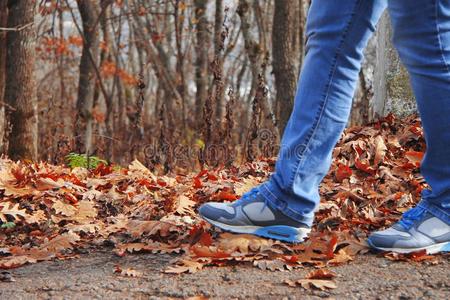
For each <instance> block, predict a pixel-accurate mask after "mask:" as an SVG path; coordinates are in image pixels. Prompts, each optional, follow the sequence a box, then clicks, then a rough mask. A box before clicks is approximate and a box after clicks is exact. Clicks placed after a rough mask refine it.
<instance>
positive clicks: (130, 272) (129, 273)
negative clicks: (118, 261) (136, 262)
mask: <svg viewBox="0 0 450 300" xmlns="http://www.w3.org/2000/svg"><path fill="white" fill-rule="evenodd" d="M114 273H117V274H119V275H120V276H124V277H142V276H143V275H144V274H143V273H142V272H140V271H136V270H135V269H133V268H126V269H122V268H121V267H120V266H118V265H117V266H115V268H114Z"/></svg>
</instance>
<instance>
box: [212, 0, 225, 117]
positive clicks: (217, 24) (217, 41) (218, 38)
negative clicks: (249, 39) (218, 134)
mask: <svg viewBox="0 0 450 300" xmlns="http://www.w3.org/2000/svg"><path fill="white" fill-rule="evenodd" d="M223 18H224V16H223V1H222V0H216V14H215V21H214V57H216V58H217V61H216V62H217V63H216V65H215V66H214V72H215V73H217V74H223V63H224V57H223V54H222V51H223V50H224V49H223V46H224V45H223V38H222V31H223V28H222V26H223ZM220 81H221V82H220V84H221V85H222V87H221V88H220V90H219V92H218V93H216V94H217V95H216V99H215V101H216V103H215V105H216V107H215V110H216V112H215V114H216V116H215V117H216V121H217V122H220V119H221V118H222V111H223V109H222V100H223V98H224V95H225V92H224V89H223V84H224V82H223V78H220ZM216 88H218V87H216Z"/></svg>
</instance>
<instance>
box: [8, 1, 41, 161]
mask: <svg viewBox="0 0 450 300" xmlns="http://www.w3.org/2000/svg"><path fill="white" fill-rule="evenodd" d="M34 14H35V2H34V1H28V0H16V1H9V2H8V27H9V28H19V27H22V29H20V30H16V31H10V32H8V34H7V37H6V49H7V51H6V78H7V79H6V85H5V92H4V93H5V102H6V104H7V106H6V119H7V123H8V125H7V126H8V127H9V128H8V130H7V131H8V132H7V139H8V144H9V145H8V154H9V156H10V157H11V158H12V159H31V160H36V159H37V154H38V153H37V149H38V146H37V129H38V124H37V97H36V82H35V79H34V61H35V47H36V31H35V27H34Z"/></svg>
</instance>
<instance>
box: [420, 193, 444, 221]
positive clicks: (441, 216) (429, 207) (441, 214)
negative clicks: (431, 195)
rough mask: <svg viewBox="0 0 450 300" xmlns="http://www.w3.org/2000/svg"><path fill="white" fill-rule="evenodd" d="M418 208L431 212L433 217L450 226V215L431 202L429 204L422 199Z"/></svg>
mask: <svg viewBox="0 0 450 300" xmlns="http://www.w3.org/2000/svg"><path fill="white" fill-rule="evenodd" d="M417 206H419V207H422V208H424V209H426V210H427V211H428V212H430V213H431V214H432V215H433V216H435V217H436V218H439V219H441V220H442V221H444V222H445V223H447V224H449V225H450V215H449V214H448V212H446V211H445V210H443V209H442V208H440V207H439V206H437V205H434V204H432V203H430V202H428V201H427V200H425V199H422V200H421V201H420V202H419V204H417Z"/></svg>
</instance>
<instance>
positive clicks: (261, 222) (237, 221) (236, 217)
mask: <svg viewBox="0 0 450 300" xmlns="http://www.w3.org/2000/svg"><path fill="white" fill-rule="evenodd" d="M199 213H200V216H201V217H202V218H203V219H205V220H206V221H208V222H209V223H211V224H212V225H215V226H217V227H219V228H221V229H223V230H226V231H230V232H234V233H249V234H254V235H257V236H262V237H266V238H271V239H276V240H281V241H286V242H291V243H300V242H303V240H304V239H305V238H306V236H307V235H308V233H309V232H310V231H311V228H310V227H309V226H307V225H305V224H303V223H300V222H297V221H295V220H293V219H291V218H289V217H287V216H285V215H284V214H283V213H281V212H280V211H278V210H277V209H275V208H273V207H270V206H269V204H268V203H267V201H265V200H264V198H263V197H262V196H261V195H260V194H259V193H258V191H257V190H253V191H251V192H249V193H247V194H245V195H243V196H242V198H240V199H239V200H237V201H235V202H233V203H219V202H209V203H205V204H203V205H202V206H201V207H200V209H199Z"/></svg>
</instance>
